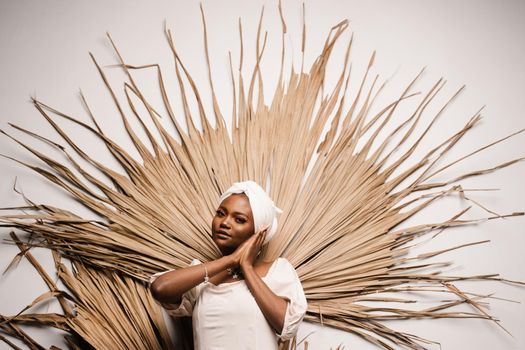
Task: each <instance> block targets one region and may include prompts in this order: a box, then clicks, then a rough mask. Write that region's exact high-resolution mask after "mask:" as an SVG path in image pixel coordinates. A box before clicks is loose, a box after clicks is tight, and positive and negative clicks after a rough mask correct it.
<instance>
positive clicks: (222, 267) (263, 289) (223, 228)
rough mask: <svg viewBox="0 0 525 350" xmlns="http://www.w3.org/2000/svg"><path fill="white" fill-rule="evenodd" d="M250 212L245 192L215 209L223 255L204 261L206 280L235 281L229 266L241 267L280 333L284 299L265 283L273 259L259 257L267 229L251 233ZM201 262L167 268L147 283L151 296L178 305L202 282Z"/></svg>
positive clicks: (215, 232) (214, 223) (215, 227)
mask: <svg viewBox="0 0 525 350" xmlns="http://www.w3.org/2000/svg"><path fill="white" fill-rule="evenodd" d="M253 222H254V221H253V214H252V209H251V207H250V202H249V201H248V197H246V195H245V194H234V195H231V196H229V197H227V198H226V199H225V200H224V201H223V202H222V203H221V204H220V206H219V208H218V209H217V212H216V214H215V216H214V218H213V221H212V238H213V241H214V242H215V244H217V247H219V249H220V251H221V253H222V255H223V256H222V257H220V258H218V259H216V260H213V261H210V262H207V263H206V269H207V270H208V277H209V282H210V283H213V284H215V285H219V284H221V283H228V282H234V281H238V280H237V279H233V277H232V276H230V275H229V274H228V272H227V271H226V269H228V268H234V269H237V268H240V270H241V272H242V276H243V277H244V280H245V282H246V285H247V286H248V288H249V289H250V292H251V293H252V295H253V297H254V299H255V301H256V302H257V305H258V306H259V308H260V309H261V312H262V313H263V315H264V317H265V318H266V320H267V321H268V323H269V324H270V326H271V327H272V328H273V329H274V330H275V331H276V332H277V333H279V334H280V333H281V332H282V330H283V325H284V317H285V314H286V307H287V300H286V299H283V298H281V297H279V296H278V295H276V294H275V293H274V292H272V290H271V289H270V288H269V287H268V286H267V285H266V283H264V281H263V280H262V277H264V276H266V274H267V273H268V270H269V269H270V267H271V265H272V263H273V262H264V261H262V260H260V259H258V256H259V252H260V251H261V248H262V245H263V242H264V238H265V236H266V229H263V230H261V231H259V232H256V233H254V231H255V230H254V223H253ZM204 276H205V269H204V267H203V265H195V266H189V267H186V268H183V269H178V270H174V271H170V272H168V273H165V274H163V275H162V276H160V277H159V278H157V279H156V280H155V282H154V283H152V285H151V286H150V289H151V293H152V295H153V297H154V298H155V299H156V300H158V301H159V302H161V303H166V304H179V303H180V302H181V298H182V295H183V294H184V293H186V292H187V291H188V290H190V289H192V288H193V287H195V286H196V285H198V284H200V283H202V281H203V280H204Z"/></svg>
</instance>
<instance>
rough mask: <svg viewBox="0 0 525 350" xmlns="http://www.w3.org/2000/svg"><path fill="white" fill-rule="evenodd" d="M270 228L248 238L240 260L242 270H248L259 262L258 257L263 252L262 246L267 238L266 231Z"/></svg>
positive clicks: (243, 245)
mask: <svg viewBox="0 0 525 350" xmlns="http://www.w3.org/2000/svg"><path fill="white" fill-rule="evenodd" d="M267 230H268V228H264V229H262V230H260V231H259V232H257V233H256V234H254V235H253V236H251V237H250V238H248V240H246V242H244V243H243V244H242V246H241V247H239V248H242V254H241V257H240V259H239V266H240V267H241V269H242V270H245V269H246V268H250V267H252V266H253V264H254V263H255V260H257V257H258V256H259V253H260V251H261V248H262V245H263V243H264V239H265V238H266V231H267Z"/></svg>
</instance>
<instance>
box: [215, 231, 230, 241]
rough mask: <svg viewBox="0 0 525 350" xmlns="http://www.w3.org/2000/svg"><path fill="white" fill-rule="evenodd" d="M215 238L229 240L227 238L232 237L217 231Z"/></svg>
mask: <svg viewBox="0 0 525 350" xmlns="http://www.w3.org/2000/svg"><path fill="white" fill-rule="evenodd" d="M215 237H217V238H222V239H227V238H230V237H231V236H230V235H229V234H227V233H226V232H224V231H215Z"/></svg>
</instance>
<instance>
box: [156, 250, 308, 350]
mask: <svg viewBox="0 0 525 350" xmlns="http://www.w3.org/2000/svg"><path fill="white" fill-rule="evenodd" d="M200 263H201V262H200V261H198V260H193V261H192V263H191V265H197V264H200ZM163 273H165V272H161V273H158V274H155V275H153V276H152V277H151V279H150V283H152V282H153V281H154V280H155V279H156V278H157V277H158V276H159V275H161V274H163ZM262 280H263V281H264V282H265V283H266V284H267V285H268V287H269V288H270V289H271V290H272V291H273V292H274V293H275V294H276V295H278V296H280V297H282V298H284V299H286V300H288V306H287V308H286V315H285V319H284V327H283V331H282V333H281V334H276V333H275V332H274V330H273V329H272V328H271V326H270V324H269V323H268V322H267V321H266V319H265V318H264V315H263V313H262V312H261V310H260V309H259V306H258V305H257V303H256V301H255V299H254V298H253V296H252V294H251V292H250V290H249V289H248V286H247V285H246V283H245V281H244V280H240V281H235V282H230V283H221V284H219V285H214V284H213V283H211V282H209V283H201V284H199V285H197V286H196V287H194V288H193V289H190V290H189V291H187V292H186V293H184V295H183V296H182V301H181V303H180V305H173V304H168V305H166V304H162V306H164V308H166V309H167V310H168V313H169V314H170V315H173V316H193V337H194V346H195V349H196V350H215V349H217V350H223V349H246V350H272V349H275V350H277V349H278V346H277V341H278V338H281V339H282V340H287V339H290V338H293V337H294V336H295V334H296V333H297V329H298V327H299V324H300V323H301V321H302V319H303V317H304V315H305V313H306V308H307V303H306V298H305V296H304V292H303V288H302V286H301V282H300V281H299V277H298V276H297V273H296V272H295V269H294V268H293V266H292V265H291V264H290V263H289V262H288V260H286V259H284V258H278V259H277V260H275V262H274V263H273V264H272V266H271V267H270V269H269V270H268V273H267V274H266V276H264V277H263V278H262Z"/></svg>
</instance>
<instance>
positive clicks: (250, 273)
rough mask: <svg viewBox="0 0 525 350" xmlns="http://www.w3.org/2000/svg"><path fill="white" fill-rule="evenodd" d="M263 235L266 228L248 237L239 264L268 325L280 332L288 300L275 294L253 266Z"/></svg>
mask: <svg viewBox="0 0 525 350" xmlns="http://www.w3.org/2000/svg"><path fill="white" fill-rule="evenodd" d="M265 236H266V230H263V231H260V232H258V233H257V234H255V235H253V236H252V237H250V239H249V240H248V241H247V242H246V244H245V245H244V246H243V248H244V249H243V252H242V253H243V254H241V257H240V260H239V265H240V267H241V269H242V273H243V275H244V279H245V281H246V285H247V286H248V288H249V289H250V291H251V292H252V295H253V297H254V298H255V301H256V302H257V305H259V309H260V310H261V312H262V313H263V315H264V317H265V318H266V320H267V321H268V323H269V324H270V326H272V328H273V329H274V330H275V331H276V332H277V333H278V334H281V333H282V331H283V327H284V319H285V315H286V308H287V305H288V302H287V301H286V299H283V298H281V297H280V296H278V295H276V294H275V293H274V292H273V291H272V290H271V289H270V288H269V287H268V286H267V285H266V283H264V281H263V280H262V278H261V277H260V276H259V275H258V274H257V273H256V272H255V270H254V268H253V264H254V262H255V260H256V259H257V255H258V254H259V251H260V250H261V246H262V243H263V242H264V237H265Z"/></svg>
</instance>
